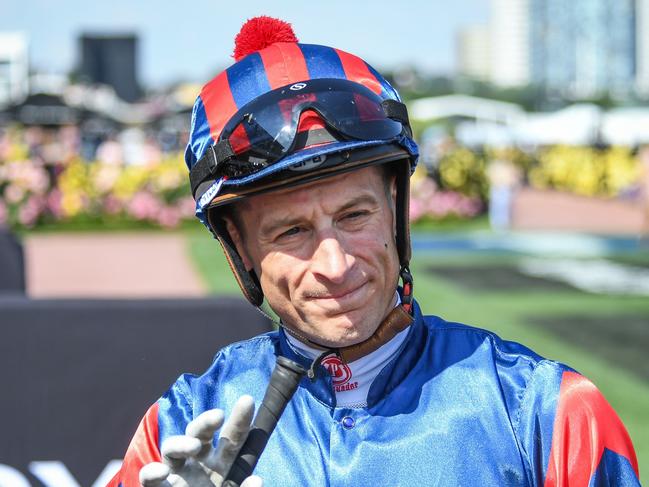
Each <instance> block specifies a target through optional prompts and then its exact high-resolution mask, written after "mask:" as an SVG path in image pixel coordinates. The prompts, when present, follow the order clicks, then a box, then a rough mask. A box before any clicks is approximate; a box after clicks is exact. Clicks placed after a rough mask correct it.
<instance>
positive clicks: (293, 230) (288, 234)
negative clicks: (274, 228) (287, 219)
mask: <svg viewBox="0 0 649 487" xmlns="http://www.w3.org/2000/svg"><path fill="white" fill-rule="evenodd" d="M300 231H301V229H300V227H291V228H289V229H288V230H286V231H285V232H282V233H280V234H279V236H278V237H277V238H285V237H292V236H293V235H297V234H298V233H300Z"/></svg>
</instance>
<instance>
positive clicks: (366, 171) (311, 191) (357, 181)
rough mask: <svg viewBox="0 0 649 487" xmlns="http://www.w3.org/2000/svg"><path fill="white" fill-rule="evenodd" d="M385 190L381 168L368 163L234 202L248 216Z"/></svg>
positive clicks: (333, 202)
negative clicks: (347, 170)
mask: <svg viewBox="0 0 649 487" xmlns="http://www.w3.org/2000/svg"><path fill="white" fill-rule="evenodd" d="M384 193H385V191H384V182H383V170H382V169H381V168H380V167H379V166H369V167H365V168H362V169H357V170H355V171H351V172H348V173H343V174H337V175H335V176H330V177H327V178H325V179H322V180H318V181H312V182H310V183H306V184H302V185H299V186H296V187H293V188H284V189H278V190H275V191H271V192H268V193H265V194H261V195H256V196H252V197H250V198H247V199H245V200H243V201H241V202H237V203H235V208H237V209H238V210H239V209H240V210H243V215H242V216H246V217H249V216H250V212H251V211H252V212H253V213H254V215H255V216H256V217H262V216H266V215H269V216H270V215H272V214H274V213H276V212H278V211H282V210H283V211H288V210H291V209H294V210H300V209H301V208H303V207H304V206H305V205H307V204H313V203H317V204H319V205H322V206H325V207H327V206H336V205H339V204H341V203H344V200H347V199H350V198H352V197H354V196H357V195H360V194H364V195H368V196H372V195H376V198H377V199H378V198H385V197H384V196H383V195H384Z"/></svg>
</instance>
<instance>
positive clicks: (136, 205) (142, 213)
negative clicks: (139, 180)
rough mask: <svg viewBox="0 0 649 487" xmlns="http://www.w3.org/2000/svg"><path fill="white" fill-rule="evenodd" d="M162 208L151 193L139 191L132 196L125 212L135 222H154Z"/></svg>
mask: <svg viewBox="0 0 649 487" xmlns="http://www.w3.org/2000/svg"><path fill="white" fill-rule="evenodd" d="M161 208H162V203H161V202H160V200H159V199H158V198H156V197H155V196H154V195H152V194H151V193H148V192H146V191H140V192H138V193H135V195H133V198H132V199H131V201H130V202H129V203H128V205H127V207H126V210H127V211H128V214H129V215H131V216H132V217H133V218H135V219H136V220H147V219H150V220H156V219H157V215H158V213H159V212H160V209H161Z"/></svg>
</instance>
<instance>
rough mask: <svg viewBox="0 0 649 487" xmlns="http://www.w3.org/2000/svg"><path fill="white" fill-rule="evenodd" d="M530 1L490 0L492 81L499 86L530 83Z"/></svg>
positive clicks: (490, 76)
mask: <svg viewBox="0 0 649 487" xmlns="http://www.w3.org/2000/svg"><path fill="white" fill-rule="evenodd" d="M530 1H531V0H491V13H490V14H491V18H490V21H489V32H490V35H489V38H490V42H489V45H490V49H491V55H490V59H491V62H490V70H489V71H490V75H489V78H490V80H491V81H492V82H493V83H494V84H496V85H499V86H503V87H515V86H525V85H528V84H529V83H530V73H531V70H530V49H529V46H530V8H529V2H530Z"/></svg>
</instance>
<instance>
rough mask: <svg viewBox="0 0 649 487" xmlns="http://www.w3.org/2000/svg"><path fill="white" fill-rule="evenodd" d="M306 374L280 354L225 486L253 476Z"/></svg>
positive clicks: (231, 485) (230, 486) (237, 485)
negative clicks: (273, 433)
mask: <svg viewBox="0 0 649 487" xmlns="http://www.w3.org/2000/svg"><path fill="white" fill-rule="evenodd" d="M305 373H306V370H305V369H304V367H302V366H301V365H300V364H297V363H295V362H293V361H292V360H289V359H287V358H286V357H282V356H278V357H277V363H276V364H275V369H274V370H273V374H272V375H271V377H270V382H269V383H268V388H267V389H266V394H264V399H263V401H262V402H261V406H259V410H258V411H257V416H255V419H254V421H253V422H252V427H251V429H250V433H248V438H246V441H245V443H244V444H243V446H242V447H241V450H240V451H239V454H238V455H237V458H236V459H235V460H234V462H233V463H232V467H230V471H229V472H228V475H227V477H226V478H225V481H224V482H223V486H222V487H239V485H241V483H242V482H243V481H244V480H245V479H246V477H249V476H250V475H252V471H253V470H254V469H255V466H256V465H257V461H258V460H259V457H260V456H261V453H262V452H263V451H264V448H266V443H268V438H270V435H271V433H272V432H273V430H274V429H275V426H277V421H278V420H279V418H280V416H281V415H282V413H283V412H284V408H286V405H287V404H288V402H289V401H290V400H291V397H293V394H294V393H295V390H296V389H297V386H298V384H299V383H300V380H301V379H302V377H303V376H304V374H305Z"/></svg>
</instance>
